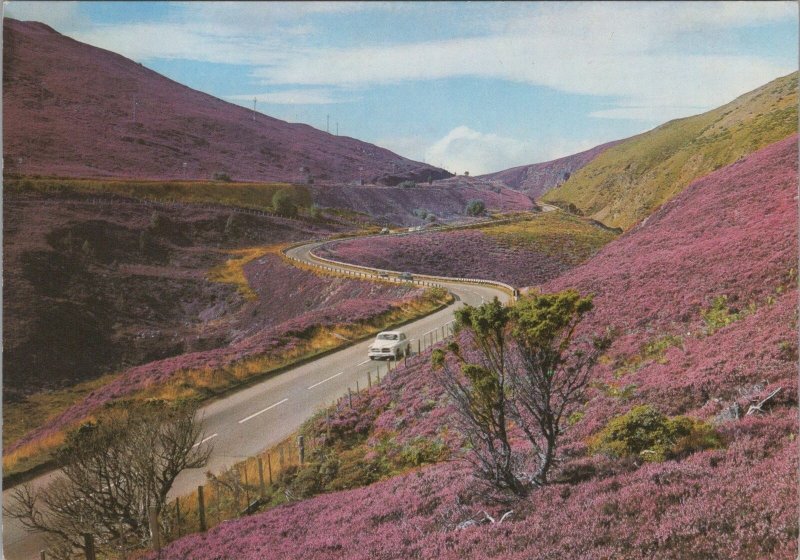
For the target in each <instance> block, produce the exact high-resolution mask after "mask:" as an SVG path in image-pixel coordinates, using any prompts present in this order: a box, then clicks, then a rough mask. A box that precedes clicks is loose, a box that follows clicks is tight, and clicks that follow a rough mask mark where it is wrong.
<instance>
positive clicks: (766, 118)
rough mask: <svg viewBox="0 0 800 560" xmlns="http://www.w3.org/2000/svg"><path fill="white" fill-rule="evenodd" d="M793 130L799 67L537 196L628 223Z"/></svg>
mask: <svg viewBox="0 0 800 560" xmlns="http://www.w3.org/2000/svg"><path fill="white" fill-rule="evenodd" d="M796 132H797V72H795V73H793V74H790V75H788V76H785V77H783V78H779V79H777V80H774V81H772V82H770V83H768V84H766V85H764V86H762V87H760V88H758V89H756V90H754V91H751V92H750V93H747V94H745V95H743V96H741V97H739V98H737V99H735V100H734V101H732V102H730V103H728V104H726V105H723V106H722V107H719V108H717V109H714V110H712V111H709V112H707V113H703V114H701V115H696V116H693V117H688V118H684V119H678V120H674V121H670V122H668V123H666V124H663V125H661V126H659V127H658V128H655V129H653V130H651V131H650V132H646V133H644V134H640V135H638V136H635V137H633V138H630V139H628V140H625V141H622V142H620V143H619V144H617V145H616V146H613V147H611V148H609V149H608V150H606V151H605V152H603V153H602V154H600V155H599V156H597V157H596V158H595V159H593V160H592V161H591V162H590V163H589V164H587V165H586V166H585V167H583V168H582V169H580V170H578V171H577V172H575V173H573V174H572V175H571V176H570V178H569V180H568V181H566V182H565V183H563V184H562V185H561V186H559V187H557V188H555V189H553V190H551V191H550V192H548V193H547V194H546V195H545V196H544V197H543V199H544V200H545V201H547V202H551V203H554V204H555V203H561V204H574V205H575V206H576V207H577V208H578V209H579V210H580V211H582V212H583V214H585V215H587V216H589V215H590V216H591V217H593V218H595V219H597V220H600V221H601V222H603V223H605V224H606V225H609V226H615V227H622V228H624V229H628V228H630V227H632V226H633V225H634V224H636V223H637V222H639V221H641V220H643V219H644V218H646V217H647V216H649V215H650V214H651V213H652V212H653V211H654V210H656V209H657V208H658V207H659V206H660V205H661V204H663V203H664V202H666V201H668V200H670V199H671V198H672V197H674V196H675V195H677V194H678V193H679V192H681V191H682V190H683V189H684V188H685V187H686V186H687V185H689V184H690V183H691V182H693V181H694V180H695V179H698V178H700V177H703V176H704V175H707V174H708V173H711V172H712V171H714V170H716V169H720V168H721V167H723V166H725V165H729V164H731V163H734V162H735V161H737V160H739V159H740V158H742V157H743V156H745V155H747V154H749V153H751V152H754V151H756V150H758V149H760V148H762V147H764V146H767V145H768V144H771V143H773V142H777V141H778V140H781V139H783V138H786V137H787V136H789V135H791V134H794V133H796Z"/></svg>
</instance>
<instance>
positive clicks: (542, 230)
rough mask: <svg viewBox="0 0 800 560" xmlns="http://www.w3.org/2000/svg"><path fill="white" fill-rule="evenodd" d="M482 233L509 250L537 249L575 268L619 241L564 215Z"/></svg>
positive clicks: (554, 214)
mask: <svg viewBox="0 0 800 560" xmlns="http://www.w3.org/2000/svg"><path fill="white" fill-rule="evenodd" d="M482 231H483V232H484V233H485V234H486V235H489V236H491V237H494V238H495V239H497V240H498V241H499V242H500V243H501V244H503V245H506V246H507V247H512V248H515V247H519V248H526V247H531V246H535V247H536V249H537V250H539V251H542V252H544V253H545V254H547V255H549V256H551V257H557V258H559V259H560V260H563V261H566V262H568V263H570V264H575V265H577V264H579V263H582V262H583V261H585V260H586V259H588V258H589V257H591V256H592V255H594V254H595V253H596V252H597V251H598V250H600V248H601V247H603V246H604V245H605V244H607V243H609V242H611V241H613V240H614V239H615V238H616V237H617V233H616V232H614V231H611V230H608V229H606V228H604V227H601V226H599V225H597V224H593V223H592V222H591V221H590V220H587V219H583V218H579V217H577V216H571V215H569V214H566V213H564V212H548V213H546V214H541V215H539V216H537V217H536V219H533V220H524V221H519V222H512V223H510V224H501V225H496V226H487V227H485V228H483V229H482Z"/></svg>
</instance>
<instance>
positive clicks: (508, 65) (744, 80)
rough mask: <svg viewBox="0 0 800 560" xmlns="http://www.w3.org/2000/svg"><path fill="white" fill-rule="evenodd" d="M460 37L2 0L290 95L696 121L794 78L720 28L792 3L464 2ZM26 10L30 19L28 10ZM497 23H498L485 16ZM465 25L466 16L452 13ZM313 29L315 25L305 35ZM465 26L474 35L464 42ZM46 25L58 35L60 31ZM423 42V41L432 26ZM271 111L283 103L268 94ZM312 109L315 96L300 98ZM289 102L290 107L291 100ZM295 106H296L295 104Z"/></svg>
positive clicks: (118, 48) (794, 9) (15, 10)
mask: <svg viewBox="0 0 800 560" xmlns="http://www.w3.org/2000/svg"><path fill="white" fill-rule="evenodd" d="M472 7H473V8H474V9H472V10H470V11H469V12H470V14H471V15H470V17H472V18H483V19H481V20H480V21H478V20H477V19H475V20H468V21H461V20H458V18H455V19H456V20H458V21H456V22H454V25H455V24H456V23H458V24H465V25H466V24H467V23H471V24H473V26H472V27H473V29H472V30H471V31H472V33H471V34H469V33H468V30H467V29H466V27H462V26H459V27H458V28H459V29H463V30H464V33H465V34H467V35H465V36H464V37H463V38H456V39H449V40H427V41H417V42H409V43H402V44H395V45H389V46H387V45H385V44H381V45H377V46H376V45H364V46H358V47H351V48H323V47H320V46H319V44H320V42H321V41H326V40H327V39H326V38H330V37H331V36H332V35H335V31H333V30H332V29H333V27H331V28H322V25H325V24H328V23H331V22H330V21H328V20H320V19H319V18H322V17H334V16H336V14H339V13H349V12H355V11H365V10H375V9H391V10H403V11H404V12H407V13H413V12H415V11H416V13H417V14H418V16H419V18H420V19H421V20H423V21H424V18H425V14H426V10H429V9H433V8H430V7H428V6H427V5H424V4H414V3H410V4H406V3H399V4H397V3H388V4H386V3H384V4H377V3H375V4H373V3H353V2H341V3H340V2H303V3H291V2H286V3H271V2H270V3H253V4H247V3H212V2H199V3H179V4H176V5H175V9H174V12H173V13H172V14H171V15H170V16H169V17H168V18H166V19H164V20H162V21H157V22H138V23H124V24H114V25H102V26H94V27H86V26H85V25H83V23H81V18H80V16H79V14H78V12H77V8H76V6H75V4H74V3H71V4H70V3H63V4H62V3H50V2H47V3H37V2H19V3H14V2H12V3H11V4H10V5H9V7H8V9H7V10H8V13H9V15H12V16H13V17H22V15H21V14H25V18H26V19H31V18H32V19H42V20H44V21H46V22H49V23H52V24H55V22H56V21H61V22H64V25H65V26H66V27H67V30H69V29H74V30H76V31H74V32H73V33H71V35H72V36H73V37H75V38H76V39H78V40H81V41H85V42H88V43H90V44H93V45H97V46H100V47H103V48H107V49H110V50H113V51H115V52H119V53H121V54H123V55H125V56H128V57H130V58H133V59H135V60H139V61H144V60H148V59H154V58H171V59H186V60H195V61H206V62H216V63H228V64H243V65H250V66H252V67H254V70H253V73H252V74H253V76H254V77H256V78H259V79H260V80H261V81H262V82H263V85H265V86H276V85H278V86H287V87H293V88H294V89H295V90H301V89H306V87H308V86H313V87H315V88H316V89H323V88H343V87H369V86H374V85H380V84H390V83H397V82H402V81H414V80H436V79H443V78H453V77H480V78H487V79H497V80H505V81H512V82H518V83H525V84H530V85H532V86H540V87H547V88H551V89H554V90H557V91H561V92H567V93H573V94H582V95H591V96H604V97H608V98H609V101H612V100H613V101H614V104H613V106H610V107H609V108H608V110H604V111H596V112H595V113H593V116H594V117H596V118H627V119H636V120H646V121H653V120H655V118H654V115H662V116H663V115H669V116H670V118H671V117H672V116H676V115H683V114H684V113H683V112H684V111H685V110H686V109H687V105H691V107H692V108H696V110H692V112H694V113H696V112H699V111H702V110H705V109H708V108H711V107H715V106H718V105H720V104H722V103H725V102H727V101H730V100H731V99H733V98H734V97H736V96H738V95H740V94H742V93H745V92H747V91H749V90H752V89H754V88H755V87H758V86H759V85H762V84H764V83H765V82H767V81H769V80H771V79H774V78H775V77H777V76H779V75H784V74H788V73H789V72H792V71H794V70H796V52H795V50H796V47H794V46H792V47H791V49H792V52H790V53H775V55H774V56H773V57H770V58H765V57H759V56H754V55H752V54H748V53H746V52H743V51H742V49H741V47H739V46H738V44H737V41H736V38H735V37H736V36H735V34H732V33H730V30H732V29H740V28H745V27H753V26H758V25H764V24H768V23H774V22H780V21H797V15H798V5H797V3H795V2H710V3H709V2H678V3H670V2H653V3H645V2H621V3H614V2H589V3H577V2H575V3H573V2H559V3H533V4H521V5H514V4H513V3H512V4H509V5H505V4H503V5H502V8H501V9H496V8H495V6H491V5H487V6H486V7H485V9H483V7H482V5H481V4H475V5H473V6H472ZM36 14H38V16H37V15H36ZM498 14H499V15H498ZM465 17H466V16H465ZM318 26H319V27H318ZM475 29H480V30H484V31H485V34H484V35H482V36H475V35H474V33H475ZM59 30H62V31H63V30H64V29H62V28H61V27H59ZM431 35H432V36H435V33H434V32H433V31H432V33H431ZM273 95H275V96H277V97H274V99H283V101H275V102H276V103H278V102H292V98H291V97H287V96H286V95H285V94H280V95H279V94H273ZM304 95H305V98H306V99H308V100H310V101H309V102H311V101H313V100H316V101H314V102H315V103H321V102H327V101H326V100H325V99H326V98H325V97H324V95H323V94H320V93H317V94H312V93H305V94H304ZM300 98H302V96H300V95H299V94H298V95H296V96H294V99H300ZM294 102H296V101H294Z"/></svg>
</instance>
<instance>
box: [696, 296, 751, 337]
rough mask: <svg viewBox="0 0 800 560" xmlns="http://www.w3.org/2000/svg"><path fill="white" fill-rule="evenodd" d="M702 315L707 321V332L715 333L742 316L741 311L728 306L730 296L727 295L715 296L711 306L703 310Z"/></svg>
mask: <svg viewBox="0 0 800 560" xmlns="http://www.w3.org/2000/svg"><path fill="white" fill-rule="evenodd" d="M701 315H702V316H703V321H705V323H706V333H707V334H713V333H714V332H715V331H718V330H719V329H721V328H722V327H724V326H727V325H730V324H731V323H733V322H734V321H738V320H739V319H740V318H741V317H742V314H741V313H740V312H739V311H737V310H734V309H732V308H730V307H728V296H725V295H722V296H717V297H715V298H714V301H712V302H711V307H709V308H708V309H704V310H703V311H701Z"/></svg>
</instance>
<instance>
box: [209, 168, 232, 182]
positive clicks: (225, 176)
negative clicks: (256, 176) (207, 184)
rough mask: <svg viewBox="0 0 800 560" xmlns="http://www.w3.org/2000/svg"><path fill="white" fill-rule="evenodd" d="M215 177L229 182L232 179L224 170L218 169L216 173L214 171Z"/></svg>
mask: <svg viewBox="0 0 800 560" xmlns="http://www.w3.org/2000/svg"><path fill="white" fill-rule="evenodd" d="M213 179H214V180H215V181H225V182H229V181H230V180H231V176H230V175H228V174H227V173H225V172H224V171H217V172H216V173H214V175H213Z"/></svg>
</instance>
